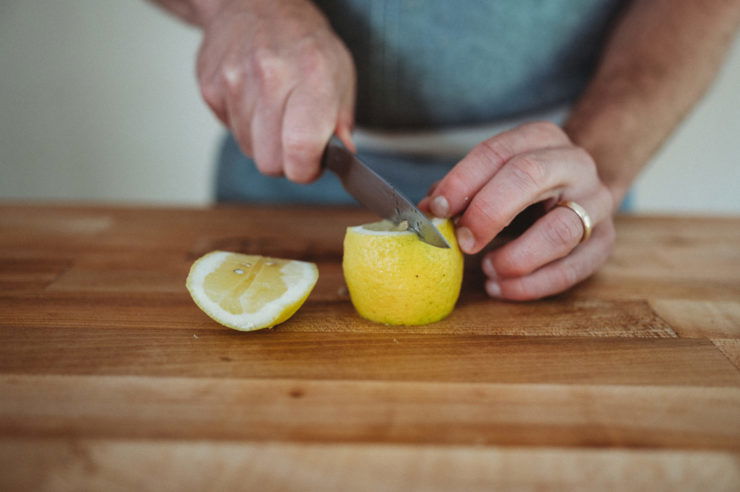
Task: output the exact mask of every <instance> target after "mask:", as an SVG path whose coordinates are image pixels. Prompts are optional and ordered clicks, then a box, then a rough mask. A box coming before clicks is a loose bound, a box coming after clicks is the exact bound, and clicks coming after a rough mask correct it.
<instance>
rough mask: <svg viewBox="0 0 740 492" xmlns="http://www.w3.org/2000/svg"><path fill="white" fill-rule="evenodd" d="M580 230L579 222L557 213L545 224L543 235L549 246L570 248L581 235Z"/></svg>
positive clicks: (581, 231)
mask: <svg viewBox="0 0 740 492" xmlns="http://www.w3.org/2000/svg"><path fill="white" fill-rule="evenodd" d="M566 217H567V218H566ZM582 228H583V226H582V225H581V223H580V221H575V220H570V217H568V216H566V215H565V214H562V213H558V214H554V217H552V218H551V220H550V221H549V222H548V223H547V226H546V227H545V228H544V231H543V234H544V235H545V240H546V241H547V242H549V243H550V244H554V245H556V246H570V245H572V244H574V243H575V242H576V241H578V240H579V239H580V237H581V236H582V235H583V230H582Z"/></svg>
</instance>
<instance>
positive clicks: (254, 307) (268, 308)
mask: <svg viewBox="0 0 740 492" xmlns="http://www.w3.org/2000/svg"><path fill="white" fill-rule="evenodd" d="M318 278H319V271H318V268H316V265H315V264H313V263H308V262H305V261H297V260H284V259H280V258H270V257H266V256H259V255H243V254H238V253H229V252H227V251H212V252H211V253H208V254H206V255H205V256H203V257H201V258H199V259H198V260H196V261H195V263H193V266H192V267H191V268H190V273H189V274H188V279H187V282H186V286H187V289H188V291H189V292H190V295H191V296H192V298H193V300H194V301H195V303H196V304H197V305H198V307H199V308H200V309H201V310H203V312H205V313H206V314H207V315H208V316H210V317H211V318H213V319H214V320H215V321H217V322H219V323H221V324H222V325H224V326H228V327H229V328H233V329H235V330H240V331H253V330H260V329H262V328H271V327H273V326H275V325H277V324H280V323H282V322H284V321H286V320H287V319H288V318H290V317H291V316H292V315H293V314H294V313H295V312H296V311H297V310H298V308H300V307H301V306H302V305H303V303H304V302H305V301H306V299H307V298H308V295H309V294H310V293H311V290H313V287H314V285H316V281H317V280H318Z"/></svg>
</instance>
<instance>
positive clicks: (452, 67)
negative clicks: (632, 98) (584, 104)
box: [314, 0, 625, 129]
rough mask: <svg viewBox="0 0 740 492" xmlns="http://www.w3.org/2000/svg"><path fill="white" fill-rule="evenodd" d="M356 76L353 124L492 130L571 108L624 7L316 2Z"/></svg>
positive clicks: (482, 1)
mask: <svg viewBox="0 0 740 492" xmlns="http://www.w3.org/2000/svg"><path fill="white" fill-rule="evenodd" d="M314 3H315V4H316V5H317V6H318V7H319V8H321V9H322V11H323V12H324V13H325V14H326V15H327V17H328V18H329V20H330V22H331V24H332V27H333V28H334V30H335V31H336V32H337V34H338V35H339V37H340V38H341V39H342V40H343V41H344V42H345V44H346V45H347V47H348V48H349V50H350V51H351V53H352V56H353V58H354V61H355V65H356V67H357V75H358V87H357V90H358V94H357V122H358V124H359V125H362V126H366V127H375V128H382V129H398V128H412V129H413V128H420V127H426V128H429V127H432V128H433V127H443V126H454V125H470V124H479V123H489V122H492V121H496V120H498V119H501V118H507V117H511V116H515V115H518V114H523V113H527V112H531V111H538V110H542V109H543V108H548V107H551V106H554V105H557V104H561V103H563V102H567V101H569V100H572V99H574V98H575V97H576V96H577V95H578V94H579V93H580V92H581V91H582V90H583V88H584V86H585V85H586V83H587V81H588V79H589V77H590V75H591V73H592V72H593V69H594V67H595V63H596V61H597V59H598V55H599V52H600V50H601V47H602V45H603V41H604V38H605V35H606V33H607V32H608V26H609V23H610V22H612V20H613V19H614V17H615V15H616V14H617V13H618V11H619V9H620V6H621V5H623V4H625V2H624V1H620V0H316V1H315V2H314Z"/></svg>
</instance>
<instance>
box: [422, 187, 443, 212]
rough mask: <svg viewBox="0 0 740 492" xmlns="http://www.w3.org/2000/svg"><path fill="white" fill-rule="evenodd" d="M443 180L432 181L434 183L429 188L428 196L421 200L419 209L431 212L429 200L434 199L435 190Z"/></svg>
mask: <svg viewBox="0 0 740 492" xmlns="http://www.w3.org/2000/svg"><path fill="white" fill-rule="evenodd" d="M441 181H442V180H437V181H435V182H434V183H432V185H431V186H430V187H429V189H428V190H427V194H426V196H425V197H424V198H422V199H421V201H420V202H419V206H418V209H419V210H421V211H422V212H424V213H426V214H430V213H431V210H429V202H430V201H431V199H432V194H433V193H434V190H435V189H437V186H439V183H440V182H441Z"/></svg>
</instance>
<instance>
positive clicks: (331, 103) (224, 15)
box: [197, 0, 355, 183]
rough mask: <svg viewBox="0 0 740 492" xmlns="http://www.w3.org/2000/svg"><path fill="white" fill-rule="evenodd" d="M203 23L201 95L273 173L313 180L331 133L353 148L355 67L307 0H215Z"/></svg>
mask: <svg viewBox="0 0 740 492" xmlns="http://www.w3.org/2000/svg"><path fill="white" fill-rule="evenodd" d="M218 3H219V5H218V7H217V8H215V9H213V10H212V11H211V12H212V14H211V15H209V16H207V18H206V19H204V21H203V31H204V35H203V43H202V45H201V48H200V52H199V54H198V67H197V72H198V82H199V84H200V88H201V92H202V94H203V99H205V101H206V103H207V104H208V105H209V106H210V108H211V109H212V110H213V112H214V113H215V114H216V116H217V117H218V118H219V119H220V120H221V121H222V122H223V123H224V124H225V125H226V126H227V127H229V129H230V130H231V132H232V133H233V135H234V137H235V138H236V140H237V142H238V143H239V146H240V147H241V149H242V151H243V152H244V153H245V154H247V155H248V156H250V157H252V158H253V159H254V160H255V162H256V164H257V168H258V169H259V170H260V172H262V173H263V174H266V175H270V176H282V175H284V176H286V177H287V178H288V179H290V180H292V181H295V182H298V183H308V182H311V181H313V180H315V179H316V178H317V177H318V176H319V175H320V173H321V169H320V160H321V156H322V153H323V151H324V147H325V146H326V143H327V142H328V141H329V139H330V138H331V135H332V134H333V133H336V134H337V136H338V137H339V138H340V139H341V140H343V141H344V143H345V144H346V145H348V146H349V147H350V148H354V147H353V145H352V141H351V130H352V125H353V120H354V103H355V69H354V64H353V62H352V57H351V55H350V53H349V51H348V50H347V48H346V47H345V46H344V44H343V43H342V41H341V40H340V39H339V38H338V37H337V36H336V35H335V34H334V32H333V31H332V29H331V27H330V26H329V23H328V22H327V20H326V18H325V17H324V16H323V15H322V14H321V12H320V11H319V10H318V9H317V8H316V7H315V6H314V5H313V4H312V3H311V2H310V1H308V0H220V1H219V2H218Z"/></svg>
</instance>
